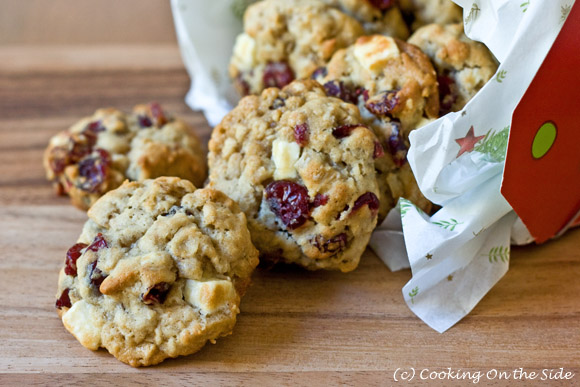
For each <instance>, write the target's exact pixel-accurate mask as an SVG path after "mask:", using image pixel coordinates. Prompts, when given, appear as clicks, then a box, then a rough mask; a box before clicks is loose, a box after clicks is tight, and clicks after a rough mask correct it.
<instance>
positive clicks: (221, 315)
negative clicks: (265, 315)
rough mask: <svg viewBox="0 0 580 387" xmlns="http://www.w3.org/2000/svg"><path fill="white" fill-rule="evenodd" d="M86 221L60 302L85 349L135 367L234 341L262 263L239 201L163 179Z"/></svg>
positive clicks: (111, 196) (69, 258)
mask: <svg viewBox="0 0 580 387" xmlns="http://www.w3.org/2000/svg"><path fill="white" fill-rule="evenodd" d="M88 216H89V220H88V221H87V222H86V223H85V225H84V228H83V231H82V233H81V235H80V237H79V239H78V241H77V243H76V244H75V245H74V246H72V247H71V248H70V249H69V250H68V252H67V254H66V260H65V266H64V268H63V269H62V270H61V271H60V275H59V280H58V292H57V301H56V307H57V311H58V314H59V316H60V317H61V318H62V321H63V324H64V326H65V328H66V329H67V330H68V331H69V332H70V333H71V334H73V335H74V336H75V338H76V339H77V340H78V341H79V342H80V343H81V344H82V345H83V346H84V347H86V348H88V349H92V350H96V349H98V348H101V347H102V348H106V349H107V350H108V351H109V352H110V353H111V354H112V355H114V356H115V357H116V358H117V359H119V360H121V361H122V362H124V363H127V364H130V365H132V366H134V367H138V366H147V365H153V364H157V363H159V362H161V361H163V360H164V359H166V358H170V357H177V356H181V355H188V354H191V353H194V352H196V351H198V350H199V349H200V348H201V347H202V346H203V345H204V344H205V343H206V342H207V341H208V340H209V341H211V342H214V341H215V339H217V338H218V337H221V336H225V335H228V334H230V333H231V331H232V329H233V327H234V324H235V322H236V315H237V314H238V313H239V304H240V297H241V296H242V295H243V293H244V290H245V288H246V286H247V284H248V283H249V278H250V275H251V273H252V271H253V269H254V268H255V266H256V265H257V264H258V252H257V250H256V249H255V248H254V246H253V245H252V243H251V241H250V234H249V232H248V229H247V226H246V217H245V215H244V213H243V212H241V211H240V209H239V207H238V205H237V204H236V203H235V202H234V201H233V200H231V199H230V198H228V197H227V196H226V195H224V194H223V193H221V192H219V191H216V190H212V189H195V187H194V186H193V185H192V184H191V183H190V182H189V181H186V180H181V179H179V178H176V177H160V178H157V179H155V180H145V181H143V182H125V183H124V184H123V185H121V186H120V187H119V188H117V189H115V190H113V191H110V192H109V193H107V194H106V195H104V196H103V197H102V198H100V199H99V200H98V201H97V202H96V203H95V204H94V205H93V206H92V207H91V209H90V210H89V211H88Z"/></svg>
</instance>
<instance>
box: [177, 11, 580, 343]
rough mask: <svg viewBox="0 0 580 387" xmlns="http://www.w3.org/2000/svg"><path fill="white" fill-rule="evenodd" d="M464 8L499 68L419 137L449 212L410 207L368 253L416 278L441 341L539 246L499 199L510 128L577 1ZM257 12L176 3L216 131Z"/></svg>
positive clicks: (415, 152)
mask: <svg viewBox="0 0 580 387" xmlns="http://www.w3.org/2000/svg"><path fill="white" fill-rule="evenodd" d="M454 1H455V2H456V3H457V4H459V5H460V6H462V7H463V8H464V14H463V18H464V25H465V32H466V34H467V35H468V36H469V37H470V38H472V39H474V40H478V41H482V42H484V43H485V44H486V45H487V46H488V47H489V49H490V50H491V51H492V52H493V53H494V55H495V56H496V58H497V59H498V60H499V62H500V63H501V65H500V67H499V69H498V71H497V73H496V75H495V76H494V78H493V79H492V80H490V81H489V82H488V83H487V84H486V85H485V86H484V88H483V89H482V90H481V91H480V92H479V93H478V94H477V95H476V96H475V97H474V98H473V99H472V100H471V101H470V102H469V103H468V104H467V106H466V107H465V108H464V109H463V110H462V111H461V112H457V113H450V114H447V115H446V116H445V117H442V118H440V119H438V120H436V121H434V122H432V123H430V124H429V125H427V126H424V127H422V128H420V129H417V130H415V131H413V132H412V133H411V136H410V142H411V148H410V150H409V153H408V160H409V163H410V165H411V167H412V169H413V172H414V173H415V176H416V178H417V181H418V183H419V186H420V188H421V191H422V192H423V193H424V195H425V196H426V197H427V198H428V199H429V200H431V201H433V202H434V203H437V204H439V205H441V206H442V208H441V209H440V210H439V211H438V212H437V213H436V214H434V215H433V216H432V217H429V216H427V215H426V214H424V213H422V212H421V210H419V209H418V208H416V207H415V206H414V205H413V203H411V202H409V201H407V200H401V201H400V202H399V206H398V207H397V208H395V209H394V210H392V211H391V212H390V213H389V215H388V216H387V218H386V219H385V221H384V222H383V223H382V224H381V225H380V226H379V227H378V228H377V229H376V230H375V232H374V233H373V236H372V238H371V242H370V246H371V248H372V249H373V250H374V251H375V252H376V253H377V255H378V256H379V257H380V258H381V259H382V260H383V261H384V262H385V264H387V266H388V267H389V268H390V269H391V270H393V271H394V270H400V269H403V268H409V267H410V268H411V272H412V278H411V280H410V281H409V282H408V283H407V284H406V285H405V287H404V288H403V296H404V298H405V301H406V303H407V305H408V306H409V308H410V309H411V310H412V311H413V312H414V313H415V314H416V315H417V316H418V317H419V318H421V319H422V320H423V321H424V322H425V323H427V324H428V325H429V326H430V327H432V328H433V329H435V330H437V331H438V332H444V331H445V330H447V329H449V328H450V327H451V326H453V325H454V324H456V323H457V322H458V321H459V320H461V319H462V318H463V317H464V316H465V315H467V314H468V313H469V312H470V311H471V310H472V309H473V307H474V306H475V305H476V304H477V303H478V302H479V301H480V300H481V298H482V297H483V296H484V295H485V294H486V293H487V292H488V291H489V290H490V289H491V288H492V287H493V286H494V285H495V284H496V283H497V281H499V279H500V278H501V277H502V276H503V275H504V274H505V273H506V272H507V270H508V267H509V256H510V255H509V254H510V242H511V243H516V244H524V243H529V242H531V241H532V240H533V239H532V238H531V236H530V234H529V233H528V232H527V230H526V228H525V226H524V225H523V223H522V222H521V221H520V220H519V219H518V218H517V216H516V215H515V213H514V212H513V210H512V209H511V207H510V205H509V204H508V203H507V202H506V200H505V199H504V198H503V197H502V196H501V194H500V185H501V179H502V172H503V166H504V160H505V151H506V147H507V139H508V133H509V126H510V121H511V115H512V112H513V110H514V108H515V107H516V105H517V103H518V102H519V100H520V99H521V97H522V96H523V94H524V92H525V90H526V88H527V87H528V85H529V84H530V82H531V81H532V79H533V77H534V75H535V73H536V72H537V70H538V68H539V67H540V65H541V63H542V61H543V59H544V58H545V56H546V55H547V53H548V51H549V49H550V47H551V45H552V43H553V42H554V40H555V38H556V36H557V35H558V33H559V31H560V28H561V27H562V25H563V23H564V21H565V19H566V16H567V13H566V10H567V11H568V12H569V10H570V8H571V6H572V5H573V4H574V1H575V0H544V1H525V0H520V1H513V0H454ZM252 2H253V0H214V1H212V2H206V1H203V0H171V6H172V10H173V16H174V20H175V28H176V32H177V38H178V42H179V45H180V48H181V52H182V56H183V60H184V63H185V66H186V68H187V70H188V72H189V74H190V76H191V78H192V85H191V88H190V90H189V92H188V93H187V96H186V99H185V100H186V103H187V104H188V105H189V106H190V107H191V108H192V109H194V110H202V111H203V112H204V114H205V116H206V118H207V119H208V121H209V123H210V125H212V126H215V125H217V124H218V123H219V122H220V121H221V119H222V118H223V117H224V116H225V114H227V112H229V111H230V110H231V109H232V107H233V106H234V105H235V104H236V103H237V100H238V99H239V98H238V97H237V96H236V93H235V91H234V89H233V87H232V86H231V82H230V81H229V79H228V72H227V68H228V64H229V59H230V56H231V53H232V48H233V45H234V42H235V37H236V36H237V35H238V34H239V33H240V32H241V31H242V17H241V16H242V14H243V11H244V9H245V7H247V5H249V4H250V3H252ZM457 140H459V142H458V141H457ZM459 144H462V146H460V145H459ZM460 149H463V150H464V152H463V153H462V154H461V155H460V156H459V157H458V153H459V151H460Z"/></svg>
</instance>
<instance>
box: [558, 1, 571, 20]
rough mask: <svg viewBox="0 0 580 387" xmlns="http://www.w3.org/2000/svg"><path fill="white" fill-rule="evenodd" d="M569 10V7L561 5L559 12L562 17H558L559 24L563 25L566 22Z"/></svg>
mask: <svg viewBox="0 0 580 387" xmlns="http://www.w3.org/2000/svg"><path fill="white" fill-rule="evenodd" d="M571 10H572V6H571V5H563V6H562V7H561V9H560V12H561V13H562V16H561V17H560V23H564V22H565V21H566V18H567V17H568V14H569V13H570V11H571Z"/></svg>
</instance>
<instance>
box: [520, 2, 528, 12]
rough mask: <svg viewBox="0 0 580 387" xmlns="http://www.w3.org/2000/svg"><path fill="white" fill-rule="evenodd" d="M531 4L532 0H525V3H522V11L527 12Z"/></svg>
mask: <svg viewBox="0 0 580 387" xmlns="http://www.w3.org/2000/svg"><path fill="white" fill-rule="evenodd" d="M529 5H530V0H528V1H524V2H523V3H521V4H520V8H521V9H522V12H526V11H527V10H528V7H529Z"/></svg>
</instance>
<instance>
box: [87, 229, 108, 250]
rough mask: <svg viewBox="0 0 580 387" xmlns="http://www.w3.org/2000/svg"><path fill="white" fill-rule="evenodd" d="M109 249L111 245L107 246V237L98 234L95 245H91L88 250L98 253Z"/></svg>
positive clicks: (94, 241)
mask: <svg viewBox="0 0 580 387" xmlns="http://www.w3.org/2000/svg"><path fill="white" fill-rule="evenodd" d="M107 247H109V245H108V244H107V241H106V240H105V237H103V234H101V233H98V234H97V236H96V237H95V239H93V243H91V245H90V246H89V247H88V249H87V250H91V251H95V252H96V251H99V250H100V249H105V248H107Z"/></svg>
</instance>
